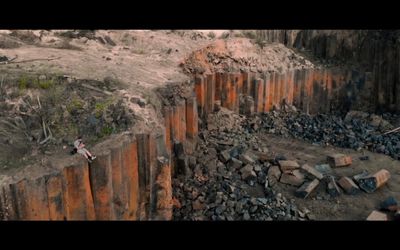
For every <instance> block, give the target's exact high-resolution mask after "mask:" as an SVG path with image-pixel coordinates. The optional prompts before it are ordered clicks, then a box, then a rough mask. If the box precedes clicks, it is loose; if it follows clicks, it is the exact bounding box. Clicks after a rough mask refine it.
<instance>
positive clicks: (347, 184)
mask: <svg viewBox="0 0 400 250" xmlns="http://www.w3.org/2000/svg"><path fill="white" fill-rule="evenodd" d="M338 184H339V186H340V187H341V188H343V189H344V191H345V192H346V194H350V195H356V194H359V193H360V189H359V188H358V186H357V185H356V184H355V183H354V181H353V180H352V179H350V178H349V177H346V176H343V177H342V178H340V179H339V181H338Z"/></svg>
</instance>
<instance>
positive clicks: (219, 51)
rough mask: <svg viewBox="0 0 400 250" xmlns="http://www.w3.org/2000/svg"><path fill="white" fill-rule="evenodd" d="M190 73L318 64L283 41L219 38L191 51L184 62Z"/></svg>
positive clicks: (272, 69)
mask: <svg viewBox="0 0 400 250" xmlns="http://www.w3.org/2000/svg"><path fill="white" fill-rule="evenodd" d="M181 67H182V68H183V70H184V72H186V73H188V74H195V73H199V74H203V73H206V74H208V73H214V72H239V71H242V72H244V71H250V72H257V71H258V72H266V71H277V72H284V71H288V70H294V69H304V68H314V67H316V66H315V65H314V64H313V63H311V62H310V61H308V60H307V59H306V58H305V57H303V56H302V55H300V54H298V53H296V52H295V51H293V50H292V49H290V48H287V47H285V46H284V45H283V44H278V43H270V44H267V45H265V46H263V47H261V46H260V45H258V44H256V43H255V41H253V40H250V39H248V38H228V39H218V40H216V41H215V42H213V43H211V44H209V45H208V46H206V47H205V48H202V49H199V50H197V51H194V52H193V53H191V54H190V55H189V56H188V57H187V58H186V59H185V60H184V62H183V63H182V64H181Z"/></svg>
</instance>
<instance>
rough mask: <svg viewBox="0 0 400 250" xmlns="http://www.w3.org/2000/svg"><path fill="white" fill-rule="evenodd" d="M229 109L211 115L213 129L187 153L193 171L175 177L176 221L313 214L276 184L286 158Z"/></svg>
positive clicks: (296, 217)
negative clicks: (276, 188)
mask: <svg viewBox="0 0 400 250" xmlns="http://www.w3.org/2000/svg"><path fill="white" fill-rule="evenodd" d="M228 113H229V111H227V110H224V109H223V108H222V109H221V110H220V111H219V112H217V113H215V114H213V115H210V116H209V119H208V120H207V127H209V128H210V130H203V131H201V132H200V133H199V139H200V140H199V143H198V148H197V150H196V151H195V153H194V154H193V155H188V156H187V164H188V169H190V170H189V171H184V172H185V173H186V174H185V175H180V176H177V178H175V179H174V183H173V185H174V197H175V199H176V201H177V202H176V204H175V208H174V219H177V220H307V219H310V218H312V215H311V214H310V211H309V210H308V209H306V208H299V207H297V206H296V204H294V200H293V199H292V200H289V199H287V198H286V197H283V196H282V194H281V193H277V192H276V191H274V189H273V188H272V186H273V185H275V184H276V176H274V175H273V171H274V169H275V168H274V167H272V166H273V164H272V163H276V162H277V160H279V159H282V157H281V156H280V157H279V156H278V157H275V156H273V154H270V153H269V152H268V149H267V148H266V147H264V146H263V143H262V142H261V141H258V139H257V137H256V136H255V135H253V134H251V133H248V132H246V131H245V130H244V129H243V127H242V126H241V125H240V123H239V122H232V121H231V120H230V119H228V115H227V114H228ZM224 117H225V118H226V119H224ZM230 118H231V119H232V117H230ZM234 118H239V117H234ZM233 120H236V119H233ZM236 121H237V120H236ZM182 164H185V163H184V161H182ZM271 169H272V170H271Z"/></svg>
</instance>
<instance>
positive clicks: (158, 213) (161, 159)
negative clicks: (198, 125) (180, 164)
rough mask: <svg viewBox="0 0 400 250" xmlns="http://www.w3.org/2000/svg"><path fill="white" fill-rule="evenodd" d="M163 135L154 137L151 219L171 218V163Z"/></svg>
mask: <svg viewBox="0 0 400 250" xmlns="http://www.w3.org/2000/svg"><path fill="white" fill-rule="evenodd" d="M163 137H164V136H163V135H158V136H157V137H156V139H155V143H156V149H157V159H156V164H155V168H154V181H153V182H152V185H151V194H152V195H151V200H150V205H151V206H150V207H151V208H150V209H151V218H150V219H152V220H171V218H172V181H171V165H170V161H169V155H168V152H167V150H166V147H165V143H164V138H163Z"/></svg>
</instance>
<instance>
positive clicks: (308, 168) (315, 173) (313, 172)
mask: <svg viewBox="0 0 400 250" xmlns="http://www.w3.org/2000/svg"><path fill="white" fill-rule="evenodd" d="M301 169H303V170H304V171H306V172H307V173H308V174H310V175H312V176H314V177H316V178H317V179H318V180H321V179H322V178H323V177H324V175H323V174H322V173H321V172H319V171H318V170H316V169H315V168H313V167H311V166H310V165H308V164H304V165H302V166H301Z"/></svg>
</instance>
